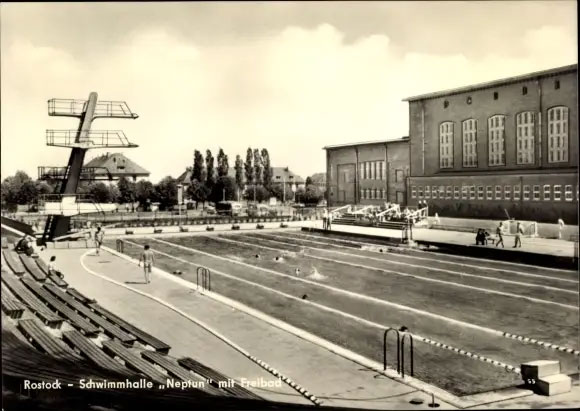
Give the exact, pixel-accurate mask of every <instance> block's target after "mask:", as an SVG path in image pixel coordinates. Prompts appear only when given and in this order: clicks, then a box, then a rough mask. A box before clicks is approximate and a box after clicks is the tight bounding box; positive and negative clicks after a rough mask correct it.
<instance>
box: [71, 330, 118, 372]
mask: <svg viewBox="0 0 580 411" xmlns="http://www.w3.org/2000/svg"><path fill="white" fill-rule="evenodd" d="M62 339H63V340H64V341H65V342H66V343H68V344H69V345H70V346H71V347H73V348H74V349H75V350H77V351H78V352H79V353H80V354H81V355H83V356H84V357H86V358H88V359H89V360H91V361H92V362H94V363H95V364H97V365H98V366H99V367H102V368H106V369H108V370H113V371H116V372H118V373H120V374H127V371H128V370H127V369H126V368H125V367H123V365H122V364H121V363H120V362H118V361H116V360H115V359H113V358H111V357H109V356H108V355H107V354H105V353H104V352H103V350H101V349H100V348H99V347H98V346H97V345H96V344H94V343H93V342H91V341H90V340H89V339H88V338H86V337H85V336H84V335H82V334H81V333H80V332H78V331H77V330H70V331H65V332H63V333H62Z"/></svg>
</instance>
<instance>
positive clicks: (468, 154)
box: [462, 119, 477, 167]
mask: <svg viewBox="0 0 580 411" xmlns="http://www.w3.org/2000/svg"><path fill="white" fill-rule="evenodd" d="M462 132H463V167H477V120H474V119H469V120H465V121H464V122H463V123H462Z"/></svg>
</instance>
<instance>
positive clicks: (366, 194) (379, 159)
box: [324, 137, 409, 206]
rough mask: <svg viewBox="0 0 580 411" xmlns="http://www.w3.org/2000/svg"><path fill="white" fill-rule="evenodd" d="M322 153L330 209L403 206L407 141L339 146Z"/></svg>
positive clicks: (405, 193) (407, 156)
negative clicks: (396, 204) (324, 159)
mask: <svg viewBox="0 0 580 411" xmlns="http://www.w3.org/2000/svg"><path fill="white" fill-rule="evenodd" d="M324 149H325V150H326V187H327V200H328V204H329V205H330V206H336V205H346V204H376V205H379V204H383V203H385V202H387V201H390V202H397V203H399V204H401V205H405V204H406V198H407V189H406V182H405V181H406V178H407V176H408V174H409V139H408V138H407V137H403V138H401V139H398V140H386V141H374V142H363V143H354V144H341V145H334V146H327V147H324Z"/></svg>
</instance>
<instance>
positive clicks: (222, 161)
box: [217, 148, 230, 177]
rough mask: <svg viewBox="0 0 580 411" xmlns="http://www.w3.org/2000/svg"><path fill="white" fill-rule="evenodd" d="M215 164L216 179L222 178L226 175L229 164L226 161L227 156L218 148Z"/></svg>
mask: <svg viewBox="0 0 580 411" xmlns="http://www.w3.org/2000/svg"><path fill="white" fill-rule="evenodd" d="M217 163H218V169H217V172H218V177H224V176H227V175H228V171H229V169H230V163H229V160H228V155H227V154H225V153H224V150H222V149H221V148H220V151H219V152H218V156H217Z"/></svg>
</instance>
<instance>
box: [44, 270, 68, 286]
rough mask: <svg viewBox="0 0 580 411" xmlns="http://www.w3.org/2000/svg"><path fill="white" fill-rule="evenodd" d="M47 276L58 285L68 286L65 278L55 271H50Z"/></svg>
mask: <svg viewBox="0 0 580 411" xmlns="http://www.w3.org/2000/svg"><path fill="white" fill-rule="evenodd" d="M47 277H48V278H49V279H50V281H52V282H53V283H54V284H56V285H58V286H59V287H61V288H66V287H68V283H67V282H66V281H65V280H63V279H62V278H60V277H59V276H58V275H57V274H56V273H55V272H54V271H52V270H51V271H49V273H48V274H47Z"/></svg>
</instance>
